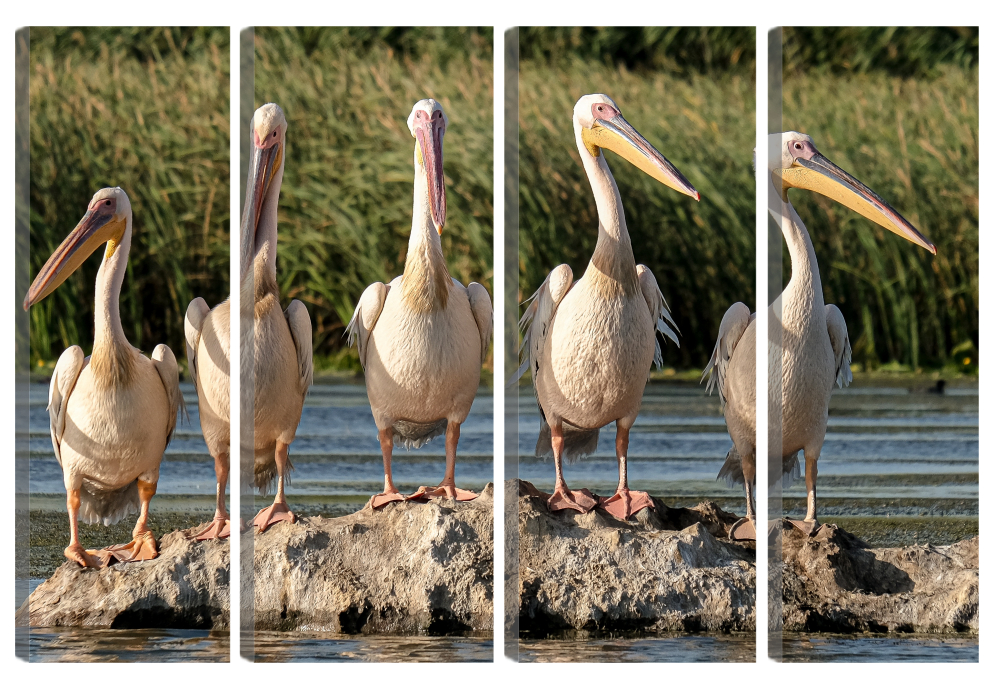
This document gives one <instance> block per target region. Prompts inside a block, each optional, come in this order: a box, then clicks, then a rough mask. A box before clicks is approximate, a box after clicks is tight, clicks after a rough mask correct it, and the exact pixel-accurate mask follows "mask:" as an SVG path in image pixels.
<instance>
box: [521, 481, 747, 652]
mask: <svg viewBox="0 0 1000 690" xmlns="http://www.w3.org/2000/svg"><path fill="white" fill-rule="evenodd" d="M511 481H514V480H511ZM518 481H519V486H518V489H519V496H520V498H519V505H518V515H519V520H518V533H519V537H520V554H519V558H520V561H519V569H520V631H521V633H522V634H524V633H528V634H542V633H548V632H554V631H557V630H567V629H576V630H646V631H690V632H695V631H723V632H738V631H750V630H753V629H754V626H755V624H756V606H755V598H756V591H755V588H756V579H755V571H756V568H755V558H756V554H755V551H754V549H753V547H752V546H751V547H749V548H748V547H746V546H742V545H740V544H737V543H734V542H731V541H729V540H728V539H726V538H725V535H726V534H727V533H728V529H729V526H730V525H732V524H733V523H734V522H735V521H736V519H737V516H735V515H733V514H732V513H727V512H725V511H722V510H720V509H719V507H718V506H716V505H715V504H714V503H702V504H700V505H698V506H697V507H695V508H669V507H667V506H666V505H664V504H663V502H662V501H659V500H658V499H655V498H654V499H653V503H654V504H655V505H654V508H646V509H644V510H642V511H640V512H639V513H638V514H636V515H635V516H634V517H633V519H632V520H630V521H629V522H622V521H621V520H618V519H616V518H614V517H613V516H611V515H609V514H608V513H606V512H604V511H603V510H601V509H597V510H595V511H593V512H591V513H587V514H586V515H580V514H578V513H576V512H574V511H570V510H562V511H558V512H556V513H552V512H550V511H549V509H548V506H547V505H546V502H545V498H544V497H542V496H541V495H540V494H539V492H538V491H537V490H536V489H535V487H534V486H532V485H531V484H530V483H528V482H524V481H520V480H518Z"/></svg>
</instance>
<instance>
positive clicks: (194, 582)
mask: <svg viewBox="0 0 1000 690" xmlns="http://www.w3.org/2000/svg"><path fill="white" fill-rule="evenodd" d="M199 529H200V528H197V527H196V528H195V530H199ZM192 531H193V530H186V531H183V532H182V531H176V532H171V533H170V534H167V535H166V536H164V537H163V539H161V540H160V544H159V550H160V555H159V556H158V557H156V558H154V559H152V560H149V561H137V562H134V563H116V564H115V565H112V566H110V567H107V568H99V569H98V568H82V567H80V566H79V565H77V564H76V563H70V562H66V563H63V564H62V565H61V566H59V568H57V569H56V571H55V573H53V575H52V577H50V578H49V579H48V580H46V581H45V582H43V583H42V584H40V585H39V586H38V587H37V588H36V589H35V591H34V592H32V593H31V596H30V597H28V601H27V602H25V603H24V604H23V605H22V606H21V608H20V610H18V612H17V618H18V619H19V620H20V621H23V620H24V617H25V616H27V617H28V619H29V621H30V624H31V626H32V627H62V626H65V627H88V628H194V629H213V630H227V629H228V628H229V540H228V539H226V540H223V541H203V542H195V541H191V540H190V539H188V538H187V536H186V535H187V533H188V532H192Z"/></svg>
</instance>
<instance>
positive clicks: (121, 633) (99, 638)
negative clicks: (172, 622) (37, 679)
mask: <svg viewBox="0 0 1000 690" xmlns="http://www.w3.org/2000/svg"><path fill="white" fill-rule="evenodd" d="M28 644H29V645H30V659H31V661H58V662H90V661H103V662H109V661H125V662H129V661H131V662H135V661H144V662H194V661H200V662H205V661H215V662H225V661H229V631H226V630H223V631H214V630H172V629H144V630H106V629H93V628H31V630H30V634H29V642H28Z"/></svg>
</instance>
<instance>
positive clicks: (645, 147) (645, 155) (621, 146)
mask: <svg viewBox="0 0 1000 690" xmlns="http://www.w3.org/2000/svg"><path fill="white" fill-rule="evenodd" d="M583 142H584V143H585V144H586V145H587V150H588V151H590V153H591V155H593V156H594V157H595V158H596V157H597V153H598V152H597V148H602V149H610V150H611V151H614V152H615V153H617V154H618V155H619V156H621V157H622V158H624V159H625V160H627V161H628V162H629V163H631V164H632V165H634V166H635V167H637V168H639V170H642V171H643V172H644V173H646V174H647V175H649V176H650V177H652V178H653V179H654V180H657V181H659V182H661V183H663V184H665V185H667V186H668V187H670V188H671V189H673V190H676V191H678V192H680V193H681V194H686V195H688V196H690V197H694V199H695V200H696V201H701V195H700V194H698V191H697V190H696V189H695V188H694V187H693V186H691V183H690V182H688V181H687V178H686V177H684V176H683V175H681V173H680V171H679V170H678V169H677V168H675V167H674V166H673V164H672V163H671V162H670V161H668V160H667V159H666V158H665V157H664V156H663V154H662V153H660V152H659V151H657V150H656V149H655V148H653V145H652V144H650V143H649V142H648V141H646V139H645V138H643V136H642V135H641V134H639V132H637V131H636V129H635V127H633V126H632V125H630V124H629V123H628V122H627V121H626V120H625V118H624V117H622V116H621V115H616V116H614V117H612V118H609V119H607V120H603V119H601V120H595V121H594V125H593V126H592V127H591V128H590V129H584V130H583Z"/></svg>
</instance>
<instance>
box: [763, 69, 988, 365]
mask: <svg viewBox="0 0 1000 690" xmlns="http://www.w3.org/2000/svg"><path fill="white" fill-rule="evenodd" d="M782 86H783V91H784V108H783V118H784V124H783V128H784V129H785V130H796V131H800V132H805V133H807V134H810V135H811V136H812V137H813V139H814V140H815V142H816V146H817V148H818V149H819V150H820V151H821V152H822V153H823V154H824V155H825V156H827V157H828V158H830V160H832V161H833V162H834V163H836V164H837V165H840V166H841V167H842V168H844V169H845V170H847V171H848V172H849V173H851V174H853V175H855V176H856V177H857V178H858V179H860V180H861V181H862V182H864V183H865V184H867V185H868V186H869V187H871V188H872V189H873V190H875V192H876V193H878V194H879V195H880V196H882V197H883V198H884V199H885V200H886V201H887V202H889V204H891V205H892V206H893V207H894V208H895V209H896V210H898V211H899V212H900V213H902V214H903V215H904V216H905V217H906V218H907V219H909V220H910V222H912V223H913V224H914V225H915V226H916V227H917V228H918V229H919V230H920V231H921V232H922V233H923V234H924V235H925V236H926V237H928V238H929V239H930V240H931V241H932V242H934V243H935V244H936V245H937V248H938V254H937V256H936V257H935V256H932V255H931V254H930V253H929V252H927V251H925V250H923V249H921V248H920V247H917V246H916V245H913V244H911V243H909V242H907V241H906V240H904V239H903V238H901V237H898V236H896V235H894V234H891V233H889V232H888V231H885V230H883V229H882V228H881V227H879V226H877V225H875V224H874V223H872V222H870V221H868V220H866V219H864V218H862V217H861V216H859V215H858V214H856V213H854V212H852V211H849V210H847V209H845V208H843V207H841V206H840V205H838V204H836V203H834V202H832V201H830V200H829V199H827V198H826V197H823V196H821V195H818V194H813V193H810V192H794V191H793V192H791V193H790V195H789V198H790V199H791V201H792V203H794V204H795V208H796V210H797V211H798V213H799V215H800V216H801V217H802V220H803V221H804V222H805V224H806V227H808V228H809V230H810V234H811V236H812V240H813V243H814V244H815V247H816V254H817V257H818V259H819V268H820V275H821V277H822V280H823V291H824V298H825V300H826V302H827V303H832V304H836V305H838V306H839V307H840V310H841V311H842V312H843V314H844V318H845V319H846V320H847V327H848V332H849V333H850V334H851V347H852V349H853V357H854V361H855V362H856V363H858V364H860V365H862V366H863V367H866V368H869V369H874V368H877V367H878V366H879V365H880V364H887V363H896V365H902V366H903V367H905V368H907V369H910V370H919V369H922V368H923V369H927V368H929V367H945V368H951V369H955V370H958V371H961V372H964V373H975V372H976V371H977V370H978V364H979V361H978V342H979V111H978V102H979V70H978V67H974V68H971V69H963V68H960V67H958V66H955V65H951V64H940V65H938V66H937V69H936V74H935V75H934V76H928V77H926V78H921V79H912V78H902V77H897V76H891V75H889V74H886V73H884V72H879V71H871V72H868V73H853V74H852V73H848V74H843V75H837V74H834V73H832V72H830V71H819V70H810V71H805V72H796V73H792V74H787V75H786V76H785V77H784V81H783V84H782ZM785 275H786V276H787V275H788V259H787V252H786V258H785Z"/></svg>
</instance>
